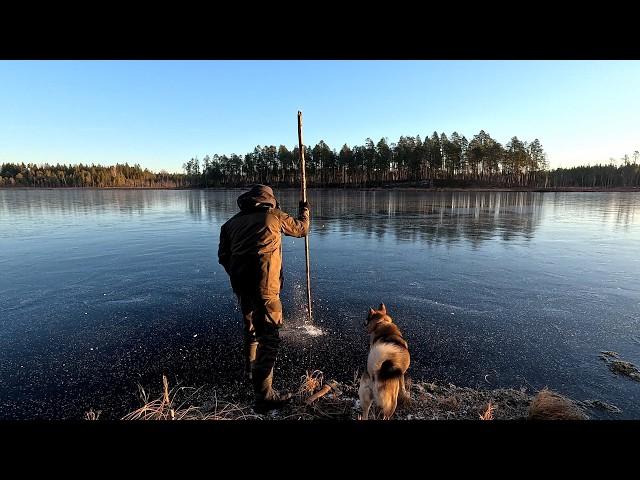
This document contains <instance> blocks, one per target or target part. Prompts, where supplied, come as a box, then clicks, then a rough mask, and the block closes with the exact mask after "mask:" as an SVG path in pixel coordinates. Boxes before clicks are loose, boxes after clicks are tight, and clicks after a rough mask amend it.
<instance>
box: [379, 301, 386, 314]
mask: <svg viewBox="0 0 640 480" xmlns="http://www.w3.org/2000/svg"><path fill="white" fill-rule="evenodd" d="M378 310H380V311H381V312H382V313H387V307H385V306H384V303H381V304H380V308H379V309H378Z"/></svg>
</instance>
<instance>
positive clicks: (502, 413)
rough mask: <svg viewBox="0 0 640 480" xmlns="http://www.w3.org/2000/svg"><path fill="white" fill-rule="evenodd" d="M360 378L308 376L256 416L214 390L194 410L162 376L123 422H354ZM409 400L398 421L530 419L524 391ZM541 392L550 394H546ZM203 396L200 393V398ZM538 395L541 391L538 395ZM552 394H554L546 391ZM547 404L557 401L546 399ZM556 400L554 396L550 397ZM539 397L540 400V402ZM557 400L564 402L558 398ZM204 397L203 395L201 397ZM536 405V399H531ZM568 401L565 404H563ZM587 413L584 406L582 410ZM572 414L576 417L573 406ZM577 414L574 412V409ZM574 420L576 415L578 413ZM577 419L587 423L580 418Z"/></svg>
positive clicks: (423, 392) (418, 391)
mask: <svg viewBox="0 0 640 480" xmlns="http://www.w3.org/2000/svg"><path fill="white" fill-rule="evenodd" d="M358 383H359V376H358V373H357V372H356V374H355V375H354V378H353V381H351V382H346V383H338V382H335V381H328V382H326V381H325V380H324V375H323V373H322V372H321V371H320V370H314V371H311V372H308V371H307V372H306V374H305V375H303V376H302V377H301V379H300V385H299V386H298V389H297V390H296V394H295V396H294V398H293V400H292V401H291V403H290V404H289V405H287V406H286V407H285V408H283V409H282V410H280V411H274V412H270V413H268V414H263V415H259V414H256V413H255V412H254V411H253V409H252V405H251V404H246V405H239V404H236V403H232V402H227V401H224V400H221V399H219V398H218V395H217V393H216V392H215V391H214V392H212V393H211V394H210V395H207V396H208V398H210V399H211V400H209V401H206V402H204V403H203V404H202V405H201V406H194V405H193V403H194V401H195V394H196V393H197V392H198V391H199V389H194V388H187V387H180V386H175V387H173V388H171V389H170V388H169V384H168V381H167V378H166V377H163V388H162V391H161V392H160V393H159V396H158V397H157V398H155V399H153V400H152V399H151V398H150V395H149V394H148V393H147V392H146V391H145V390H144V388H142V387H141V386H139V389H140V397H141V400H142V403H143V405H142V406H141V407H140V408H138V409H136V410H134V411H133V412H131V413H129V414H127V415H125V416H124V417H123V418H122V419H123V420H247V419H249V420H287V419H288V420H357V419H359V417H360V414H361V409H360V402H359V399H358ZM407 389H408V390H409V392H410V396H411V398H410V400H409V401H404V402H399V405H398V409H397V410H396V413H395V415H394V419H396V420H453V419H464V420H478V419H481V420H513V419H525V418H531V414H530V408H529V407H530V405H531V403H532V397H531V396H530V395H529V394H527V393H526V391H525V390H524V389H519V390H516V389H496V390H478V389H473V388H464V387H457V386H455V385H452V384H448V385H438V384H436V383H430V382H413V383H412V382H407ZM543 392H549V391H548V390H544V391H543ZM202 393H203V392H201V394H202ZM541 393H542V392H541ZM549 393H552V392H549ZM545 395H547V397H548V398H547V397H545V398H546V400H547V403H549V401H550V400H552V399H555V398H556V397H549V395H548V394H545ZM554 395H555V394H554ZM539 397H540V394H539V395H538V397H536V398H539ZM557 397H559V398H562V399H565V397H561V396H559V395H557ZM199 398H202V395H201V396H200V397H199ZM533 400H535V399H533ZM565 400H566V401H569V400H568V399H565ZM582 406H583V407H584V408H586V405H582ZM571 408H572V410H571V411H572V412H573V413H575V412H579V413H581V412H580V410H579V408H578V406H575V405H574V404H573V403H571ZM574 409H575V410H574ZM370 413H371V418H373V419H381V418H382V412H380V411H378V409H377V408H376V406H375V404H374V405H373V406H372V410H371V412H370ZM576 415H577V414H576ZM580 418H588V417H586V415H584V414H582V416H581V417H580Z"/></svg>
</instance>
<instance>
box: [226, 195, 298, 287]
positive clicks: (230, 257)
mask: <svg viewBox="0 0 640 480" xmlns="http://www.w3.org/2000/svg"><path fill="white" fill-rule="evenodd" d="M238 207H240V212H239V213H238V214H236V215H235V216H233V217H232V218H231V219H229V220H228V221H227V222H226V223H225V224H224V225H222V228H221V229H220V245H219V247H218V261H219V263H220V264H221V265H222V266H223V267H224V269H225V270H226V271H227V273H228V274H229V277H230V278H231V286H232V288H233V290H234V292H236V293H237V294H239V295H256V294H257V295H260V296H261V297H263V298H268V297H273V296H276V295H279V294H280V288H281V287H282V240H281V235H282V234H283V233H284V234H285V235H289V236H292V237H304V236H305V235H306V234H307V233H308V232H309V223H310V220H309V209H308V208H304V209H303V211H302V212H301V213H300V215H299V217H298V218H297V219H296V218H294V217H292V216H291V215H289V214H287V213H285V212H283V211H282V210H280V208H279V205H278V202H277V201H276V198H275V196H274V195H273V190H272V189H271V188H270V187H267V186H265V185H255V186H253V187H252V188H251V190H250V191H248V192H246V193H243V194H242V195H240V196H239V197H238Z"/></svg>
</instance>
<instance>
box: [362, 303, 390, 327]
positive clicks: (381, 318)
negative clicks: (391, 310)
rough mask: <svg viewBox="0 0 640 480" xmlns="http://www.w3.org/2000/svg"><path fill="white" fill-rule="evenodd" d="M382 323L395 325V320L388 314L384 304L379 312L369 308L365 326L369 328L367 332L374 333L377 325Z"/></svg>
mask: <svg viewBox="0 0 640 480" xmlns="http://www.w3.org/2000/svg"><path fill="white" fill-rule="evenodd" d="M381 322H387V323H393V320H392V319H391V317H390V316H389V315H388V314H387V307H385V305H384V303H381V304H380V306H379V307H378V309H377V310H374V309H373V308H369V312H368V314H367V319H366V321H365V322H364V325H365V326H366V327H367V330H369V331H372V330H374V329H375V328H376V325H378V324H379V323H381Z"/></svg>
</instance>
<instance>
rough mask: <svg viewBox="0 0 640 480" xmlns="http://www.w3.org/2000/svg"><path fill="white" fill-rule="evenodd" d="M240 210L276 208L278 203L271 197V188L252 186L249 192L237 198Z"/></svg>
mask: <svg viewBox="0 0 640 480" xmlns="http://www.w3.org/2000/svg"><path fill="white" fill-rule="evenodd" d="M238 207H240V210H251V209H254V208H259V207H271V208H277V207H278V202H277V200H276V197H275V196H274V195H273V190H272V189H271V187H267V186H266V185H260V184H258V185H253V186H252V187H251V190H249V191H248V192H245V193H243V194H242V195H240V196H239V197H238Z"/></svg>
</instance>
